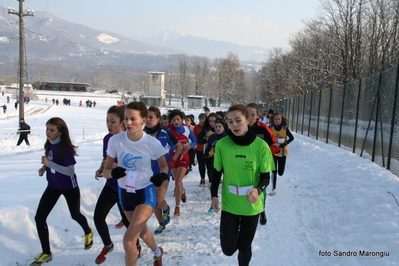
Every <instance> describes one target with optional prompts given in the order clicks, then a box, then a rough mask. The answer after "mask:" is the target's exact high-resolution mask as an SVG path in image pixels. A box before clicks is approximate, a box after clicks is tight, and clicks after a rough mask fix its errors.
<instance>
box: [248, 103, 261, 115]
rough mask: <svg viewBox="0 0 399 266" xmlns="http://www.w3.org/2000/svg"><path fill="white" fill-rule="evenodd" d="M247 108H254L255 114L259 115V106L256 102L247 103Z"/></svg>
mask: <svg viewBox="0 0 399 266" xmlns="http://www.w3.org/2000/svg"><path fill="white" fill-rule="evenodd" d="M247 108H254V109H255V110H256V114H257V115H259V111H260V110H259V106H258V105H257V104H256V103H249V104H247Z"/></svg>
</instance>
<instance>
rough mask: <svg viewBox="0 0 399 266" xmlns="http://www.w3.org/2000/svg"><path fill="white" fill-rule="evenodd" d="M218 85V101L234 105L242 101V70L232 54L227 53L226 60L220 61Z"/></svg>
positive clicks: (243, 84)
mask: <svg viewBox="0 0 399 266" xmlns="http://www.w3.org/2000/svg"><path fill="white" fill-rule="evenodd" d="M219 71H220V72H219V84H220V92H221V93H220V94H219V96H220V98H219V103H218V106H220V101H221V100H222V99H224V100H227V101H229V102H231V103H232V104H234V103H239V102H241V101H242V100H243V98H244V94H245V92H246V86H245V82H244V75H245V73H244V70H243V69H242V68H241V66H240V62H239V61H238V56H237V55H235V54H233V53H231V52H230V53H228V54H227V58H225V59H222V60H221V61H220V70H219Z"/></svg>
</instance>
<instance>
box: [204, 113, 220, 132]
mask: <svg viewBox="0 0 399 266" xmlns="http://www.w3.org/2000/svg"><path fill="white" fill-rule="evenodd" d="M211 117H214V118H215V120H216V119H218V118H220V117H219V116H218V115H217V114H215V113H210V114H209V115H208V117H207V118H206V119H205V121H204V125H203V129H204V130H208V129H211V126H210V124H209V118H211ZM212 131H213V128H212Z"/></svg>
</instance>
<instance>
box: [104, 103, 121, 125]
mask: <svg viewBox="0 0 399 266" xmlns="http://www.w3.org/2000/svg"><path fill="white" fill-rule="evenodd" d="M107 114H115V115H116V116H118V117H119V119H120V121H123V120H124V119H125V105H113V106H111V107H110V108H108V111H107Z"/></svg>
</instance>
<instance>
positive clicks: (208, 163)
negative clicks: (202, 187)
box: [205, 157, 213, 182]
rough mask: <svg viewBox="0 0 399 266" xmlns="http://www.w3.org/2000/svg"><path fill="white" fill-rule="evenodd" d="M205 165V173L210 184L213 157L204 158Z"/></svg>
mask: <svg viewBox="0 0 399 266" xmlns="http://www.w3.org/2000/svg"><path fill="white" fill-rule="evenodd" d="M205 165H206V173H207V175H208V180H209V182H212V180H211V175H212V170H213V157H211V158H205Z"/></svg>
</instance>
